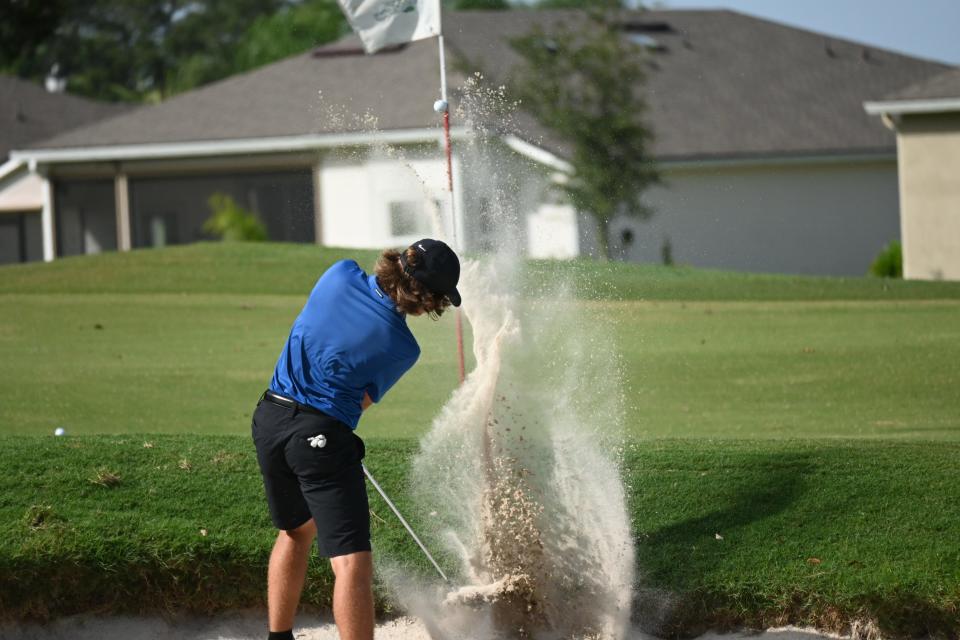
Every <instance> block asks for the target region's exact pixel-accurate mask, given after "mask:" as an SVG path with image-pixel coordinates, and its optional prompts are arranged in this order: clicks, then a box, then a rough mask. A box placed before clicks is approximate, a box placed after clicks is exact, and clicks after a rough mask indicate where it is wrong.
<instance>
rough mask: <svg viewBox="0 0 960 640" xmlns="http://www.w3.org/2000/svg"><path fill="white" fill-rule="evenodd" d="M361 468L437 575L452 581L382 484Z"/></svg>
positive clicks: (367, 470) (365, 468) (444, 579)
mask: <svg viewBox="0 0 960 640" xmlns="http://www.w3.org/2000/svg"><path fill="white" fill-rule="evenodd" d="M360 466H362V467H363V473H364V475H366V476H367V480H369V481H370V484H372V485H373V488H374V489H376V490H377V493H379V494H380V496H381V497H382V498H383V499H384V501H385V502H386V503H387V506H388V507H390V510H391V511H393V513H394V514H395V515H396V516H397V518H399V520H400V523H401V524H403V526H404V528H406V530H407V533H409V534H410V537H412V538H413V540H414V542H416V543H417V544H418V545H419V546H420V549H421V550H422V551H423V553H424V554H425V555H426V556H427V559H428V560H430V562H431V563H432V564H433V567H434V569H436V570H437V573H439V574H440V577H441V578H443V581H444V582H450V580H449V579H448V578H447V574H445V573H444V572H443V569H441V568H440V565H438V564H437V561H436V560H434V559H433V556H432V555H430V552H429V551H427V548H426V547H425V546H423V543H422V542H420V538H418V537H417V534H415V533H414V532H413V529H412V528H411V527H410V525H409V524H407V521H406V520H405V519H404V517H403V516H402V515H400V511H399V510H398V509H397V507H396V505H394V504H393V501H392V500H391V499H390V498H389V497H387V494H386V492H385V491H384V490H383V488H382V487H381V486H380V484H379V483H378V482H377V481H376V480H374V478H373V474H371V473H370V470H369V469H367V467H366V465H360Z"/></svg>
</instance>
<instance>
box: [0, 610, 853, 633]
mask: <svg viewBox="0 0 960 640" xmlns="http://www.w3.org/2000/svg"><path fill="white" fill-rule="evenodd" d="M264 625H265V620H264V616H263V614H251V613H240V614H235V615H232V616H229V617H219V618H206V619H198V618H190V619H179V620H176V619H174V620H164V619H161V618H128V617H111V618H91V617H73V618H64V619H62V620H59V621H57V622H55V623H53V624H50V625H46V626H38V625H18V626H9V625H7V626H0V638H4V640H111V639H113V638H117V639H118V640H119V639H122V640H174V639H176V640H180V639H182V638H191V639H195V640H262V639H263V638H266V637H267V634H266V631H265V626H264ZM298 625H299V626H298V629H297V631H296V634H295V635H296V637H297V638H298V640H336V639H337V638H338V636H337V630H336V627H334V625H333V624H332V623H331V621H330V619H329V618H316V617H309V616H301V618H300V619H299V620H298ZM376 637H377V639H378V640H430V636H429V635H427V632H426V629H425V628H424V627H423V625H422V624H420V622H418V621H417V620H416V619H414V618H398V619H396V620H391V621H389V622H384V623H382V624H380V625H378V626H377V632H376ZM838 637H839V636H832V635H825V634H819V633H817V632H815V631H811V630H805V629H796V628H791V627H786V628H783V629H768V630H767V631H764V632H762V633H758V632H755V631H749V632H741V633H733V634H707V635H704V636H701V637H700V640H741V639H742V640H825V639H827V638H831V639H835V638H838ZM629 640H653V639H652V638H651V637H650V636H647V635H644V634H642V633H640V632H637V633H635V634H631V635H630V637H629Z"/></svg>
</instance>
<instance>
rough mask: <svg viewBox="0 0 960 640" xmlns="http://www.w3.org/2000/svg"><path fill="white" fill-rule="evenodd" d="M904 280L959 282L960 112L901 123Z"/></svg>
mask: <svg viewBox="0 0 960 640" xmlns="http://www.w3.org/2000/svg"><path fill="white" fill-rule="evenodd" d="M897 132H898V135H897V147H898V156H899V163H900V167H899V169H900V211H901V216H900V224H901V236H902V238H903V276H904V277H905V278H911V279H916V280H941V279H942V280H960V113H954V114H932V115H908V116H904V117H903V118H902V119H901V121H900V122H899V123H898V125H897Z"/></svg>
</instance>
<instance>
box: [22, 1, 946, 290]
mask: <svg viewBox="0 0 960 640" xmlns="http://www.w3.org/2000/svg"><path fill="white" fill-rule="evenodd" d="M625 16H626V18H625V20H624V23H623V29H624V35H625V37H630V38H632V39H634V40H635V41H636V42H638V43H640V44H641V45H643V46H644V47H646V49H647V52H646V54H645V55H646V59H647V64H648V68H649V79H648V81H647V83H646V87H645V95H646V101H647V103H648V104H649V111H648V113H647V118H648V122H649V124H650V125H651V127H652V129H653V130H654V133H655V135H656V141H655V145H654V147H653V153H654V154H655V157H656V159H657V160H658V162H659V165H660V167H661V170H662V173H663V177H664V184H663V185H661V186H658V187H656V188H655V189H653V190H651V191H650V192H648V194H647V199H648V201H649V203H650V205H651V207H652V208H653V209H654V210H655V211H656V214H655V215H654V216H653V218H651V219H650V220H648V221H638V220H635V219H631V218H626V217H624V218H622V219H619V220H617V221H615V224H614V225H613V238H612V239H611V240H612V243H611V244H612V246H613V249H614V252H615V253H616V254H617V255H619V256H621V257H622V258H624V259H630V260H639V261H646V262H660V261H661V260H665V259H668V260H671V261H676V262H682V263H687V264H692V265H696V266H705V267H722V268H731V269H742V270H752V271H772V272H788V273H820V274H836V275H859V274H862V273H864V272H865V271H866V269H867V266H868V265H869V263H870V260H871V259H872V258H873V256H874V255H875V254H876V253H877V251H879V249H880V248H881V247H882V246H883V245H884V244H886V243H887V242H888V241H889V240H891V239H894V238H897V237H898V235H899V222H898V209H897V177H896V155H895V139H894V136H893V134H892V133H891V132H890V131H888V130H886V129H885V128H884V127H883V126H881V125H880V123H879V122H877V121H876V120H875V119H873V118H871V117H870V116H869V115H867V114H866V113H864V111H863V109H862V102H863V100H864V99H865V98H867V97H869V96H872V95H883V94H885V93H888V92H890V91H893V90H895V89H896V88H898V87H901V86H904V85H906V84H909V83H912V82H916V81H919V80H922V79H925V78H929V77H932V76H933V75H935V74H937V73H939V72H941V71H942V70H943V69H945V67H944V65H940V64H937V63H933V62H928V61H924V60H918V59H915V58H911V57H908V56H903V55H899V54H895V53H891V52H887V51H883V50H879V49H875V48H872V47H867V46H864V45H860V44H857V43H852V42H847V41H842V40H836V39H833V38H828V37H825V36H822V35H819V34H816V33H811V32H808V31H803V30H800V29H795V28H792V27H787V26H783V25H780V24H776V23H773V22H769V21H765V20H760V19H757V18H752V17H749V16H746V15H743V14H739V13H735V12H730V11H649V12H630V13H627V14H625ZM582 19H583V17H582V14H580V13H578V12H574V11H510V12H462V13H448V14H446V15H445V16H444V33H445V34H446V43H447V45H446V46H447V53H448V58H449V59H451V60H454V61H455V62H456V64H455V65H454V66H453V69H454V70H453V71H452V72H451V76H450V85H451V86H452V87H462V86H464V85H470V84H471V83H473V84H476V78H477V76H475V75H474V73H475V72H481V73H482V74H483V75H484V76H485V80H484V82H485V85H484V86H493V87H496V85H497V84H498V83H501V82H505V81H506V79H507V77H508V75H509V70H510V69H511V68H513V67H514V65H515V64H516V63H517V61H518V60H517V56H516V54H515V53H513V51H512V50H511V48H510V47H509V40H510V39H511V38H513V37H517V36H521V35H524V34H526V33H528V32H529V31H530V29H531V28H532V27H533V26H534V25H535V24H538V23H539V24H541V25H543V26H544V28H546V29H547V30H549V29H550V28H551V25H554V24H556V23H557V22H558V21H576V20H582ZM437 57H438V56H437V50H436V42H435V41H432V40H431V41H420V42H415V43H411V44H409V45H407V46H403V47H398V48H394V49H391V50H388V51H384V52H381V53H379V54H377V55H374V56H365V55H363V53H362V50H361V49H360V46H359V42H358V41H357V40H356V39H355V38H353V37H350V38H347V39H345V40H343V41H340V42H338V43H335V44H332V45H330V46H327V47H322V48H320V49H317V50H316V51H313V52H310V53H305V54H302V55H299V56H294V57H292V58H288V59H286V60H283V61H280V62H277V63H274V64H271V65H268V66H265V67H262V68H260V69H257V70H255V71H251V72H248V73H245V74H241V75H238V76H234V77H232V78H228V79H226V80H223V81H220V82H217V83H214V84H211V85H208V86H205V87H202V88H200V89H196V90H194V91H191V92H189V93H186V94H182V95H180V96H176V97H174V98H172V99H170V100H168V101H166V102H164V103H162V104H159V105H156V106H152V107H146V108H142V109H139V110H137V111H135V112H133V113H130V114H125V115H122V116H119V117H117V118H113V119H111V120H109V121H106V122H100V123H96V124H93V125H90V126H86V127H82V128H80V129H77V130H74V131H71V132H68V133H65V134H62V135H58V136H55V137H53V138H50V139H47V140H44V141H42V142H39V143H36V144H32V145H29V146H27V147H26V148H23V149H20V150H18V151H17V152H15V153H13V154H12V157H13V158H14V159H15V160H17V161H19V162H20V163H21V165H20V169H19V170H20V171H28V170H33V171H35V172H36V174H37V175H38V176H40V177H41V179H42V180H43V181H44V184H45V185H46V192H47V193H48V195H49V197H48V198H47V199H46V203H47V205H46V207H45V209H44V212H45V217H44V220H45V221H46V224H45V225H44V228H43V229H44V243H43V246H44V256H45V258H46V259H53V258H54V257H55V256H66V255H76V254H82V253H92V252H96V251H100V250H104V249H110V248H113V247H117V248H119V249H120V250H126V249H129V248H132V247H147V246H161V245H164V244H172V243H179V242H191V241H194V240H198V239H201V238H203V237H205V235H204V232H203V229H202V226H203V222H204V220H205V219H206V218H207V217H208V216H209V215H210V210H209V207H208V205H207V200H208V198H209V197H210V195H211V194H213V193H216V192H220V193H226V194H228V195H231V196H233V197H234V198H235V199H236V200H237V201H238V202H239V203H240V204H241V205H243V206H245V207H247V208H249V209H252V210H255V211H257V212H258V214H259V216H260V217H261V219H262V220H263V221H264V223H265V224H266V226H267V229H268V234H269V237H270V238H271V239H274V240H281V241H296V242H316V243H318V244H326V245H339V246H352V247H381V246H390V245H399V244H403V243H405V242H408V241H410V240H412V239H415V238H416V237H418V236H422V235H424V234H426V233H439V234H441V235H447V236H449V235H451V234H452V231H453V229H452V216H451V211H450V210H449V204H448V203H447V200H446V198H445V196H444V191H445V188H446V180H445V170H446V165H445V160H444V157H443V152H442V131H441V129H440V128H439V121H438V117H437V115H436V114H435V113H434V112H433V111H432V109H431V106H432V103H433V101H434V99H435V98H436V97H437V95H438V92H439V87H438V84H439V81H438V61H437ZM474 102H475V100H473V98H472V94H471V92H470V91H468V92H467V93H466V94H462V93H461V94H459V95H454V96H452V103H453V107H454V111H453V116H454V128H453V131H452V135H453V138H454V149H455V154H454V159H453V167H454V185H455V197H454V201H455V203H456V205H457V207H456V208H457V210H458V211H459V212H460V215H459V216H458V217H457V229H456V231H457V236H458V237H459V239H460V244H461V246H462V247H464V248H466V249H468V250H484V249H487V248H489V247H490V246H491V244H492V243H494V242H495V241H498V240H495V239H496V238H501V239H502V240H503V241H511V242H519V243H521V244H522V245H523V246H524V247H525V249H526V251H527V253H528V254H529V255H533V256H542V257H572V256H576V255H579V254H583V253H590V252H591V251H592V247H593V246H594V244H595V242H594V240H593V236H594V234H595V230H594V225H592V224H591V221H590V219H589V217H588V216H586V215H584V214H583V213H582V212H576V211H573V209H572V208H571V207H570V206H569V205H567V204H565V203H564V202H563V201H562V200H559V199H558V197H557V195H556V192H555V190H554V189H552V188H551V185H552V182H553V181H554V180H555V179H557V174H562V173H563V172H564V170H565V169H567V168H568V165H567V163H566V161H565V160H564V158H565V155H566V154H567V153H568V149H566V148H565V146H564V143H563V141H559V140H555V139H552V137H551V136H550V134H549V132H547V131H545V130H543V129H542V128H541V127H540V126H539V125H538V124H537V123H536V122H534V121H533V120H532V119H531V118H529V117H528V116H527V115H526V114H524V113H522V112H520V113H517V114H516V115H515V117H514V118H511V120H513V121H514V125H515V126H512V127H509V126H506V124H504V126H497V125H498V123H496V122H493V123H491V122H489V119H487V120H488V121H487V122H486V124H485V126H484V134H483V135H477V134H476V132H475V131H474V130H472V129H470V128H469V127H467V126H465V125H464V124H463V122H464V119H463V117H462V115H461V113H462V112H463V111H464V110H466V111H468V112H469V111H471V108H472V107H471V105H472V104H473V103H474ZM474 115H475V114H474ZM504 192H506V193H507V194H508V197H506V198H503V197H500V195H499V194H503V193H504ZM510 221H512V223H511V222H510Z"/></svg>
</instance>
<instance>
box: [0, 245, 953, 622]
mask: <svg viewBox="0 0 960 640" xmlns="http://www.w3.org/2000/svg"><path fill="white" fill-rule="evenodd" d="M348 256H349V257H355V258H356V259H358V261H359V262H360V263H361V265H363V266H364V267H367V268H369V266H370V265H371V264H372V262H373V260H374V258H375V254H374V253H373V252H364V251H352V250H351V251H345V250H332V249H322V250H321V249H317V248H316V247H311V246H304V245H278V244H264V245H218V244H206V245H193V246H185V247H175V248H170V249H165V250H161V251H135V252H131V253H127V254H105V255H101V256H95V257H86V258H75V259H66V260H61V261H57V262H54V263H52V264H46V265H37V264H31V265H22V266H21V265H18V266H12V267H0V361H2V362H3V364H4V366H3V367H0V434H3V435H0V464H2V465H3V468H4V470H5V473H4V474H3V475H2V476H0V616H2V617H6V618H11V617H22V616H35V617H45V616H53V615H64V614H69V613H73V612H78V611H101V612H119V611H131V612H133V611H164V610H168V611H183V610H193V611H212V610H216V609H228V608H235V607H245V606H250V605H257V604H262V602H263V575H264V570H265V563H266V560H267V555H268V553H269V548H270V544H271V541H272V538H273V532H272V531H271V527H270V524H269V521H268V520H267V516H266V510H265V505H264V502H263V499H262V489H261V486H260V480H259V475H258V473H257V471H256V464H255V460H254V458H253V454H252V450H251V447H250V443H249V439H248V438H249V436H248V433H249V424H250V413H251V412H252V409H253V407H254V404H255V402H256V399H257V397H258V396H259V394H260V392H261V391H262V390H263V389H264V387H265V386H266V384H267V382H268V380H269V378H270V375H271V373H272V368H273V365H274V362H275V360H276V357H277V355H278V353H279V351H280V349H281V347H282V345H283V342H284V340H285V338H286V335H287V332H288V331H289V327H290V324H291V322H292V321H293V318H294V317H295V316H296V314H297V313H298V312H299V310H300V308H301V306H302V304H303V301H304V300H305V298H306V295H307V293H308V292H309V290H310V288H311V287H312V285H313V283H314V281H315V280H316V278H317V276H318V275H319V274H320V273H322V271H323V270H324V269H325V268H326V267H327V266H328V265H329V264H330V263H332V262H333V261H334V260H337V259H340V258H342V257H348ZM570 277H572V278H574V280H575V293H576V295H577V297H578V298H579V302H577V303H576V304H577V305H579V310H580V311H581V312H583V313H581V314H579V315H584V316H586V317H587V318H589V319H590V320H589V321H590V322H591V323H595V324H592V325H591V326H592V327H593V329H594V330H595V331H598V332H609V333H610V334H611V335H612V336H613V337H614V338H615V339H616V341H617V343H618V347H619V350H620V353H621V354H622V357H623V369H624V372H625V376H626V389H625V391H626V404H627V412H626V420H627V422H626V425H625V427H626V431H627V433H628V435H629V437H630V442H631V444H630V446H629V447H628V452H627V457H626V466H627V477H626V481H627V484H628V486H629V487H630V497H631V513H632V519H633V523H634V527H635V532H636V539H637V544H638V568H639V570H640V572H641V575H642V580H641V584H640V588H641V591H640V593H641V594H643V597H642V598H640V599H639V600H638V603H637V604H638V606H639V607H640V608H641V609H644V607H646V608H647V609H650V608H651V607H652V605H655V604H656V603H658V602H660V601H661V599H664V598H665V599H666V600H667V601H668V602H669V603H670V605H671V606H669V607H666V608H665V609H662V610H661V609H657V608H656V607H653V609H656V610H657V611H659V613H658V614H657V615H658V616H660V618H662V619H657V622H658V624H659V625H660V628H661V629H663V630H664V632H665V633H676V632H680V631H684V630H685V631H691V632H692V631H696V630H698V629H699V628H700V627H702V626H703V625H712V626H724V625H727V624H731V623H738V622H739V623H750V624H757V625H761V624H773V623H777V624H779V623H783V622H788V621H789V622H797V623H814V624H819V625H820V626H822V627H827V628H835V629H839V628H840V627H841V626H842V624H843V622H844V621H848V620H849V619H851V618H853V617H858V616H859V617H866V618H875V619H877V620H879V622H880V623H881V625H882V626H883V628H884V629H885V630H887V631H888V632H889V633H894V634H900V635H909V634H930V633H937V634H940V635H941V636H944V637H957V634H958V633H960V622H958V618H960V615H958V602H960V593H958V590H960V587H958V585H960V542H958V540H960V539H958V536H957V533H958V531H960V506H958V505H960V477H958V472H957V464H956V461H957V460H958V454H960V449H958V447H960V392H958V391H957V390H958V389H960V367H958V366H957V362H960V283H924V282H901V281H885V280H878V279H870V278H852V279H834V278H804V277H793V276H774V275H751V274H738V273H730V272H718V271H704V270H695V269H687V268H677V269H667V268H659V267H645V266H637V265H623V264H619V263H611V264H597V263H591V262H588V261H577V262H572V263H555V262H534V263H529V264H528V265H527V270H526V284H525V285H523V286H524V287H525V289H526V291H525V293H526V295H527V296H528V298H527V299H529V300H531V301H535V300H536V299H537V297H538V296H542V295H543V294H544V289H546V290H549V289H550V288H551V287H552V284H553V282H555V281H559V280H564V279H567V278H570ZM410 324H411V327H412V328H413V329H414V331H415V333H416V334H417V337H418V340H419V341H420V342H421V345H422V347H423V355H422V356H421V360H420V362H419V363H418V364H417V366H416V367H415V368H414V369H413V370H412V371H411V372H410V373H409V374H408V375H407V376H406V377H404V379H402V380H401V381H400V383H399V384H398V385H397V387H395V389H394V390H393V391H392V392H391V393H390V394H389V395H388V396H387V397H386V398H385V400H384V401H383V402H382V403H381V404H380V405H378V406H376V407H374V408H372V409H370V410H369V414H368V415H365V416H364V418H363V420H362V422H361V426H360V431H359V433H360V434H361V435H362V436H363V437H364V438H365V439H366V440H367V442H368V445H369V446H368V454H369V457H368V460H369V463H370V465H371V467H372V468H373V469H374V471H375V473H376V474H377V477H378V479H379V480H380V481H381V482H382V483H383V484H384V485H385V487H386V488H387V490H388V491H389V492H390V494H391V496H393V497H394V498H395V499H396V500H397V501H398V502H399V503H400V507H401V509H404V510H405V511H410V510H411V505H410V504H409V502H408V500H407V496H406V494H405V481H406V473H407V464H408V461H409V458H410V456H411V455H412V453H413V451H414V450H415V448H416V442H415V438H416V437H418V436H419V435H421V434H423V433H424V432H425V431H426V429H427V428H428V427H429V421H430V419H431V417H432V416H433V415H434V414H435V413H436V411H437V409H439V407H440V406H441V405H442V404H443V403H444V402H445V400H446V399H447V398H448V396H449V394H450V392H451V391H452V390H453V389H454V387H455V384H456V379H455V363H454V348H453V345H454V337H453V322H452V319H451V318H450V317H445V318H443V319H442V320H441V321H440V322H438V323H432V322H430V321H427V320H422V319H412V320H411V323H410ZM529 366H530V367H531V371H532V372H534V373H535V372H536V367H537V366H538V363H536V362H531V363H529ZM57 426H64V427H66V428H67V430H68V433H69V434H70V435H69V436H68V437H67V438H54V437H53V436H51V435H49V434H52V432H53V429H54V428H55V427H57ZM97 434H116V435H109V436H108V435H97ZM144 434H151V435H144ZM145 441H148V442H150V443H152V444H153V446H152V447H144V446H143V444H144V442H145ZM184 461H185V462H184ZM100 471H104V472H112V473H116V474H117V475H118V476H119V477H120V482H119V484H117V485H116V486H114V487H105V486H101V485H98V484H94V483H92V482H91V479H95V477H96V475H97V473H98V472H100ZM373 509H374V512H375V513H376V514H378V516H379V517H382V518H383V520H380V519H378V518H376V517H375V518H374V519H373V522H374V529H375V531H374V542H375V544H376V545H377V549H378V550H379V552H380V553H381V555H382V556H383V557H386V558H391V559H395V560H397V561H399V562H401V563H403V564H404V565H405V566H408V565H409V566H414V567H418V568H419V569H420V570H422V571H424V573H425V574H426V573H428V567H427V566H426V565H425V563H424V561H423V560H422V558H421V557H420V555H419V552H418V551H417V550H416V548H415V547H413V546H412V545H411V544H410V543H409V541H408V540H407V538H406V536H405V534H404V532H403V530H402V529H401V528H400V527H399V526H397V525H396V523H394V522H393V520H392V518H391V516H390V515H389V513H388V512H387V511H386V509H385V507H384V506H383V505H382V504H380V503H379V502H378V501H377V500H376V499H375V500H374V503H373ZM421 515H422V514H418V513H417V512H416V511H412V512H411V517H412V518H413V519H414V520H415V521H416V522H417V523H418V526H421V525H422V528H425V529H426V530H427V531H426V535H427V537H430V536H431V535H432V532H430V531H429V527H426V526H425V525H424V523H423V521H422V519H421V518H420V517H419V516H421ZM31 525H36V526H31ZM201 529H205V530H206V531H207V535H206V536H203V535H201V534H200V530H201ZM717 533H719V534H721V536H722V537H723V539H722V540H718V539H716V538H715V534H717ZM433 543H436V541H435V540H434V541H433ZM813 559H816V560H819V562H816V561H815V560H813ZM311 571H312V574H311V579H310V581H309V587H308V589H309V592H308V594H307V596H306V597H307V600H308V601H309V602H311V603H313V604H314V605H315V606H321V607H322V606H325V605H326V604H327V603H328V598H329V586H330V575H329V570H328V569H327V568H326V567H325V566H324V565H323V564H322V563H317V564H315V566H314V567H313V569H312V570H311ZM381 595H382V594H381ZM379 602H380V605H381V607H389V606H390V605H389V603H387V602H386V601H384V600H383V599H382V598H381V599H380V600H379ZM663 611H667V612H668V613H667V614H664V613H663ZM647 613H648V614H649V615H647V614H644V615H647V618H649V619H653V618H656V617H657V616H653V614H652V613H649V611H648V612H647ZM650 616H653V618H650Z"/></svg>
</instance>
